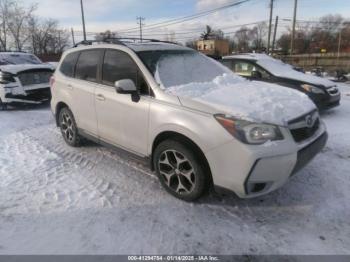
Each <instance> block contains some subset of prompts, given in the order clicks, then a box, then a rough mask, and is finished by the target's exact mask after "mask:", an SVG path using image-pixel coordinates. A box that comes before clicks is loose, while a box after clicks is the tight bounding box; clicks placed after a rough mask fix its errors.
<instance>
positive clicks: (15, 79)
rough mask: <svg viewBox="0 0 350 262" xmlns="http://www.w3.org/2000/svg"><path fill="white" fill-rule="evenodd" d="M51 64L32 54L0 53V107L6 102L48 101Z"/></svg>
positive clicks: (29, 102)
mask: <svg viewBox="0 0 350 262" xmlns="http://www.w3.org/2000/svg"><path fill="white" fill-rule="evenodd" d="M53 72H54V68H53V66H51V65H49V64H43V63H42V62H41V61H40V59H39V58H38V57H36V56H35V55H33V54H28V53H22V52H1V53H0V108H6V106H7V105H8V104H14V103H21V104H22V103H25V104H39V103H42V102H45V101H49V100H50V98H51V92H50V77H51V76H52V74H53Z"/></svg>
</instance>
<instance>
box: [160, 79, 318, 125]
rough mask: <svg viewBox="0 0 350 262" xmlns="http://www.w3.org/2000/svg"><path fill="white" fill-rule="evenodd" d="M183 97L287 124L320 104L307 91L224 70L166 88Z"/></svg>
mask: <svg viewBox="0 0 350 262" xmlns="http://www.w3.org/2000/svg"><path fill="white" fill-rule="evenodd" d="M166 92H167V93H170V94H172V95H176V96H179V97H180V99H181V98H182V97H184V98H191V99H193V100H196V101H198V102H201V103H205V104H208V105H210V106H212V107H213V108H215V109H217V110H218V113H221V112H224V113H227V114H231V115H232V116H234V117H237V118H242V119H245V120H250V121H254V122H265V123H271V124H276V125H281V126H285V125H286V124H287V121H289V120H291V119H293V118H296V117H298V116H301V115H303V114H306V113H309V112H311V111H312V110H314V109H315V108H316V107H315V105H314V104H313V102H312V101H311V100H310V99H309V98H308V97H307V96H306V95H305V94H303V93H301V92H299V91H296V90H293V89H291V88H287V87H283V86H278V85H274V84H269V83H264V82H256V81H248V80H244V79H242V78H238V77H237V76H235V75H234V74H224V75H223V76H218V77H216V78H215V79H214V80H213V81H210V82H206V83H189V84H186V85H179V86H173V87H169V88H167V89H166Z"/></svg>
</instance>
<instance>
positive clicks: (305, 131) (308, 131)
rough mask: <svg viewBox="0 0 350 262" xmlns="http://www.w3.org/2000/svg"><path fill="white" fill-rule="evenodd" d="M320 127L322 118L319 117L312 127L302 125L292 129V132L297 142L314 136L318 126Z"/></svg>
mask: <svg viewBox="0 0 350 262" xmlns="http://www.w3.org/2000/svg"><path fill="white" fill-rule="evenodd" d="M319 127H320V120H319V119H317V120H316V122H315V124H314V125H313V126H312V127H302V128H297V129H292V130H290V132H291V133H292V136H293V138H294V140H295V142H301V141H303V140H305V139H308V138H310V137H312V136H313V135H314V134H315V133H316V131H317V130H318V128H319Z"/></svg>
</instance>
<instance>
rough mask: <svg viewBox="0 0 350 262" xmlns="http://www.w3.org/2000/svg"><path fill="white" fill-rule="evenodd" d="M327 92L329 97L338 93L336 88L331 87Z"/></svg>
mask: <svg viewBox="0 0 350 262" xmlns="http://www.w3.org/2000/svg"><path fill="white" fill-rule="evenodd" d="M327 92H328V94H330V95H337V94H338V93H339V90H338V88H336V87H331V88H329V89H327Z"/></svg>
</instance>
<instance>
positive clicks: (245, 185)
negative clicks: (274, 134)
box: [206, 123, 327, 198]
mask: <svg viewBox="0 0 350 262" xmlns="http://www.w3.org/2000/svg"><path fill="white" fill-rule="evenodd" d="M283 135H284V137H285V138H286V139H285V140H283V141H276V142H271V143H267V144H266V145H261V146H251V145H244V144H242V143H240V142H238V141H235V140H233V141H232V142H231V143H229V144H226V145H223V146H220V147H218V148H216V149H214V150H212V151H210V152H208V153H206V157H207V160H208V162H209V165H210V167H211V172H212V176H213V181H214V185H215V187H217V188H220V189H221V191H233V192H234V193H235V194H236V195H238V196H239V197H241V198H252V197H257V196H261V195H264V194H267V193H269V192H271V191H273V190H276V189H277V188H279V187H281V186H283V185H284V184H285V183H286V182H287V181H288V179H289V178H290V177H291V176H292V175H293V174H295V173H296V172H298V171H299V170H300V169H301V168H302V167H304V166H305V165H306V164H307V163H309V162H310V161H311V160H312V159H313V157H315V155H317V153H319V152H320V151H321V150H322V148H323V147H324V146H325V144H326V141H327V132H326V129H325V126H324V124H323V123H322V124H321V126H320V128H319V130H318V131H317V132H316V133H315V135H314V136H313V137H311V138H309V139H307V140H305V141H303V142H301V143H296V142H294V140H293V138H292V137H291V135H290V132H289V130H288V129H285V130H283Z"/></svg>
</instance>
